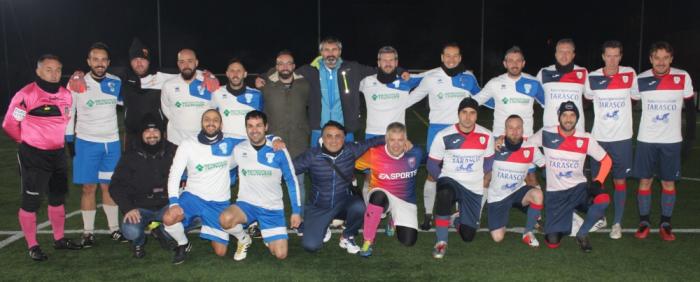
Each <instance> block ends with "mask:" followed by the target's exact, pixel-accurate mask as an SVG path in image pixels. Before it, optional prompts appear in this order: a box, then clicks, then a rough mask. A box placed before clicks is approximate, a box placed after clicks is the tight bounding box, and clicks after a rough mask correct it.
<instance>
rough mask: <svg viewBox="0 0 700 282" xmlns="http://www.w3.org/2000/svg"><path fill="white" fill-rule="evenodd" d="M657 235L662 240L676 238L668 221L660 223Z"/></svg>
mask: <svg viewBox="0 0 700 282" xmlns="http://www.w3.org/2000/svg"><path fill="white" fill-rule="evenodd" d="M647 229H648V228H647ZM659 235H661V239H662V240H664V241H673V240H676V235H673V230H672V228H671V224H670V223H666V224H661V226H659Z"/></svg>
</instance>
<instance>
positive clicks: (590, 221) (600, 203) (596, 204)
mask: <svg viewBox="0 0 700 282" xmlns="http://www.w3.org/2000/svg"><path fill="white" fill-rule="evenodd" d="M608 204H610V196H608V194H600V195H598V196H596V197H595V199H593V205H591V206H590V207H589V208H588V213H587V214H586V219H585V220H584V221H583V224H582V225H581V229H579V230H578V233H576V237H583V236H586V235H588V231H590V230H591V227H593V225H594V224H595V223H596V222H597V221H598V220H599V219H600V218H601V217H603V216H604V215H605V209H606V208H607V207H608Z"/></svg>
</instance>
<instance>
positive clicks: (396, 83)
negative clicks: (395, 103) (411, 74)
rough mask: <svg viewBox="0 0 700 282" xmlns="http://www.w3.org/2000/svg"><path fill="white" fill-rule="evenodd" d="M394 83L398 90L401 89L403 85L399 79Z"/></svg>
mask: <svg viewBox="0 0 700 282" xmlns="http://www.w3.org/2000/svg"><path fill="white" fill-rule="evenodd" d="M392 83H393V84H394V87H396V88H399V85H401V81H399V80H398V79H397V80H394V82H392Z"/></svg>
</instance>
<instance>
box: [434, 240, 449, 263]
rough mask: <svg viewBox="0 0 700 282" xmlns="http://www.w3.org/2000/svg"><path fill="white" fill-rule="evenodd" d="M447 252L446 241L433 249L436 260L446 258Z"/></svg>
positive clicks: (438, 243)
mask: <svg viewBox="0 0 700 282" xmlns="http://www.w3.org/2000/svg"><path fill="white" fill-rule="evenodd" d="M446 252H447V242H445V241H440V242H437V244H435V247H434V248H433V258H436V259H441V258H443V257H445V253H446Z"/></svg>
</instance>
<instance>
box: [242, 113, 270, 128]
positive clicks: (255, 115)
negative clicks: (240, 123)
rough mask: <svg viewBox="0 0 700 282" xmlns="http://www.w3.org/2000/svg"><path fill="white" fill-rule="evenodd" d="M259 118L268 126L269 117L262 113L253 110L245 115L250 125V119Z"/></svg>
mask: <svg viewBox="0 0 700 282" xmlns="http://www.w3.org/2000/svg"><path fill="white" fill-rule="evenodd" d="M254 118H259V119H262V121H263V124H264V125H267V115H266V114H265V113H263V112H261V111H258V110H253V111H250V112H248V113H247V114H245V121H246V123H248V120H249V119H254Z"/></svg>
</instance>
